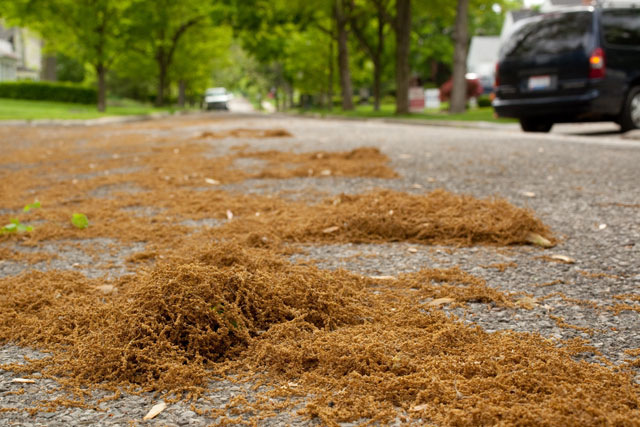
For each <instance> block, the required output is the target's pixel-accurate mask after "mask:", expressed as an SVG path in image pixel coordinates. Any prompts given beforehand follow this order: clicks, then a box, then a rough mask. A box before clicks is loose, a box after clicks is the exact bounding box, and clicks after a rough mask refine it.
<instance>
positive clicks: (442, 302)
mask: <svg viewBox="0 0 640 427" xmlns="http://www.w3.org/2000/svg"><path fill="white" fill-rule="evenodd" d="M454 301H455V300H454V299H453V298H449V297H444V298H436V299H434V300H433V301H430V302H429V303H428V304H427V307H439V306H441V305H445V304H450V303H452V302H454Z"/></svg>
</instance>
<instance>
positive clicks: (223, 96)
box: [204, 87, 233, 110]
mask: <svg viewBox="0 0 640 427" xmlns="http://www.w3.org/2000/svg"><path fill="white" fill-rule="evenodd" d="M231 98H233V94H231V93H230V92H227V89H225V88H223V87H214V88H211V89H207V90H206V92H205V93H204V106H205V108H206V109H207V110H228V109H229V101H230V100H231Z"/></svg>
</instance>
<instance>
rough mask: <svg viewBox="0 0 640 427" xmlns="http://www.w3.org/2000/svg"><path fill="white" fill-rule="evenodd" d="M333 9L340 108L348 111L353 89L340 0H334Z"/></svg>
mask: <svg viewBox="0 0 640 427" xmlns="http://www.w3.org/2000/svg"><path fill="white" fill-rule="evenodd" d="M333 11H334V15H335V20H336V28H337V30H338V67H339V69H340V87H341V88H342V109H343V110H344V111H349V110H353V89H352V87H351V71H350V70H349V47H348V33H347V19H346V18H345V16H344V9H343V5H342V0H336V2H335V4H334V10H333Z"/></svg>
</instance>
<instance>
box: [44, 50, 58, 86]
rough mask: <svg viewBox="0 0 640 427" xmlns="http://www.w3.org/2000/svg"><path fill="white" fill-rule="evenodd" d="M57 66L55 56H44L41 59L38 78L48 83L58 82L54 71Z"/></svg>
mask: <svg viewBox="0 0 640 427" xmlns="http://www.w3.org/2000/svg"><path fill="white" fill-rule="evenodd" d="M57 65H58V58H57V57H56V55H51V54H48V55H44V56H43V57H42V70H41V71H40V78H41V79H42V80H46V81H50V82H55V81H56V80H58V76H57V70H56V68H57Z"/></svg>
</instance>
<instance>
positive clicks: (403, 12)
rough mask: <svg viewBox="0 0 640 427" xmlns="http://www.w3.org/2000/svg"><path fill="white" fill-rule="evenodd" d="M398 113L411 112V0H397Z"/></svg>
mask: <svg viewBox="0 0 640 427" xmlns="http://www.w3.org/2000/svg"><path fill="white" fill-rule="evenodd" d="M395 31H396V114H408V113H409V79H410V77H411V69H410V67H409V48H410V43H411V0H397V1H396V25H395Z"/></svg>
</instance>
